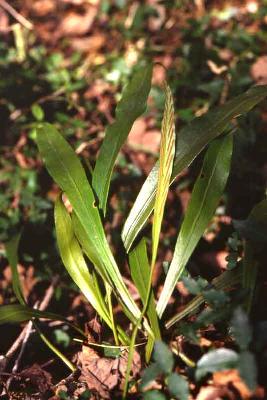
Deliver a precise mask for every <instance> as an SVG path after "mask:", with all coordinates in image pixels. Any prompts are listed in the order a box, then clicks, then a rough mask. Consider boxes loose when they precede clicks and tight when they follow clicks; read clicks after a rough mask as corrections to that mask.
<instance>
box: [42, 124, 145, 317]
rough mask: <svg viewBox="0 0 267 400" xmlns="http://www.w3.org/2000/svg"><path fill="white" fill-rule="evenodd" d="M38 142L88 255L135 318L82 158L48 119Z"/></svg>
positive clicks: (130, 298) (136, 308)
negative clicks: (82, 236) (74, 219)
mask: <svg viewBox="0 0 267 400" xmlns="http://www.w3.org/2000/svg"><path fill="white" fill-rule="evenodd" d="M36 140H37V145H38V148H39V151H40V153H41V156H42V158H43V159H44V162H45V165H46V167H47V169H48V172H49V173H50V175H51V176H52V177H53V178H54V180H55V181H56V183H57V184H58V185H59V186H60V187H61V189H62V190H63V191H64V192H65V193H66V195H67V197H68V199H69V201H70V203H71V205H72V207H73V209H74V211H75V215H76V216H77V219H78V221H79V223H80V225H81V226H82V228H83V233H84V238H83V240H84V241H86V242H87V243H88V244H89V247H90V250H91V251H90V252H88V253H87V256H88V257H89V259H90V260H91V261H92V262H93V263H94V265H95V267H96V268H97V269H98V270H100V271H101V270H103V271H105V272H106V275H107V276H108V277H109V283H110V284H111V285H112V288H113V290H114V292H115V294H116V295H117V297H118V299H119V300H120V301H121V302H122V303H123V304H124V305H125V307H126V308H127V309H128V310H129V313H131V315H132V319H133V320H135V318H138V316H139V315H140V310H139V309H138V307H137V306H136V304H135V302H134V301H133V299H132V297H131V296H130V294H129V292H128V290H127V288H126V286H125V284H124V282H123V279H122V276H121V274H120V271H119V268H118V266H117V264H116V261H115V259H114V257H113V254H112V252H111V250H110V247H109V245H108V242H107V239H106V237H105V233H104V229H103V225H102V221H101V218H100V215H99V211H98V209H97V207H96V205H95V198H94V194H93V191H92V188H91V186H90V185H89V182H88V180H87V177H86V174H85V171H84V169H83V167H82V165H81V162H80V160H79V158H78V157H77V155H76V154H75V152H74V150H73V149H72V148H71V146H70V145H69V144H68V143H67V142H66V141H65V139H64V138H63V137H62V136H61V135H60V133H59V132H58V131H57V129H56V128H55V127H54V126H53V125H50V124H48V123H44V124H39V126H38V128H37V138H36Z"/></svg>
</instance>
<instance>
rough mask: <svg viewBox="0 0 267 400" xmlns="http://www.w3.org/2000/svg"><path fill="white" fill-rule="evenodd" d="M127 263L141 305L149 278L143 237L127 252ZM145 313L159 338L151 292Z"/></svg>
mask: <svg viewBox="0 0 267 400" xmlns="http://www.w3.org/2000/svg"><path fill="white" fill-rule="evenodd" d="M129 264H130V271H131V276H132V279H133V281H134V284H135V286H136V287H137V290H138V292H139V294H140V297H141V300H142V303H143V305H145V302H146V297H147V291H148V289H149V285H150V282H149V278H150V265H149V261H148V257H147V248H146V241H145V239H144V238H143V239H142V240H141V241H140V242H139V243H138V245H137V246H136V247H135V248H134V249H133V250H132V251H131V252H130V254H129ZM147 315H148V318H149V322H150V324H151V328H152V331H153V333H154V337H155V339H160V338H161V335H160V329H159V323H158V316H157V313H156V304H155V299H154V295H153V292H151V296H150V299H149V303H148V307H147ZM153 344H154V339H153V340H152V342H151V344H150V349H148V353H149V354H147V358H149V357H150V352H151V350H152V348H153Z"/></svg>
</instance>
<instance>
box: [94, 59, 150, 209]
mask: <svg viewBox="0 0 267 400" xmlns="http://www.w3.org/2000/svg"><path fill="white" fill-rule="evenodd" d="M151 76H152V65H151V64H149V65H146V66H142V67H139V69H138V70H137V71H136V73H135V74H134V76H133V78H132V80H131V82H130V83H129V84H128V85H127V86H126V87H125V89H124V90H123V93H122V98H121V101H120V102H119V104H118V106H117V108H116V118H115V122H114V123H113V124H112V125H110V126H109V127H108V128H107V129H106V135H105V138H104V141H103V144H102V146H101V148H100V153H99V156H98V158H97V162H96V166H95V169H94V173H93V188H94V190H95V192H96V194H97V196H98V200H99V205H100V208H102V210H103V212H104V214H105V213H106V203H107V197H108V191H109V186H110V180H111V175H112V171H113V168H114V164H115V161H116V158H117V156H118V153H119V151H120V148H121V146H122V145H123V143H124V142H125V140H126V139H127V136H128V134H129V132H130V130H131V128H132V125H133V123H134V121H135V120H136V119H137V118H138V117H140V115H142V114H143V113H144V112H145V110H146V102H147V97H148V94H149V91H150V87H151Z"/></svg>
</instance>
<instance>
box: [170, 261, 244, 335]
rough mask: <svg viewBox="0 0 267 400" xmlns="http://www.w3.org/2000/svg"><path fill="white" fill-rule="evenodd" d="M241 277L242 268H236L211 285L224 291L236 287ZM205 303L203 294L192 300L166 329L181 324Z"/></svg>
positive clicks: (173, 318) (216, 279)
mask: <svg viewBox="0 0 267 400" xmlns="http://www.w3.org/2000/svg"><path fill="white" fill-rule="evenodd" d="M241 277H242V271H241V268H235V269H234V270H231V271H225V272H223V273H222V274H221V275H220V276H218V277H217V278H214V279H213V280H212V282H211V283H212V285H213V286H214V287H215V288H217V289H221V290H222V289H227V288H230V287H232V286H234V285H236V284H237V283H238V282H240V281H241ZM204 302H205V300H204V297H203V294H202V293H201V294H199V295H197V296H196V297H195V298H194V299H193V300H191V301H190V302H189V303H188V304H187V306H186V307H185V308H184V309H183V310H182V311H180V312H179V313H178V314H177V315H175V316H174V317H172V318H171V319H170V320H169V321H168V322H167V323H166V325H165V326H166V328H167V329H169V328H170V327H171V326H172V325H174V324H175V323H177V322H179V321H180V320H181V319H183V318H185V317H186V316H188V315H189V314H191V313H193V312H195V311H196V310H197V309H198V308H199V307H200V306H201V304H203V303H204Z"/></svg>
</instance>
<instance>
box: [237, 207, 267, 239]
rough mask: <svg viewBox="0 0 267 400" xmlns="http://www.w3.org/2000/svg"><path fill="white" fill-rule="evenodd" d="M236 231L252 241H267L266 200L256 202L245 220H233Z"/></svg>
mask: <svg viewBox="0 0 267 400" xmlns="http://www.w3.org/2000/svg"><path fill="white" fill-rule="evenodd" d="M233 224H234V227H235V229H236V230H237V231H238V233H239V234H240V235H241V236H242V237H244V238H245V239H247V240H250V241H252V242H261V243H266V242H267V200H262V201H261V202H260V203H258V204H256V206H255V207H254V208H253V210H252V211H251V213H250V214H249V216H248V218H247V219H246V220H233Z"/></svg>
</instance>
